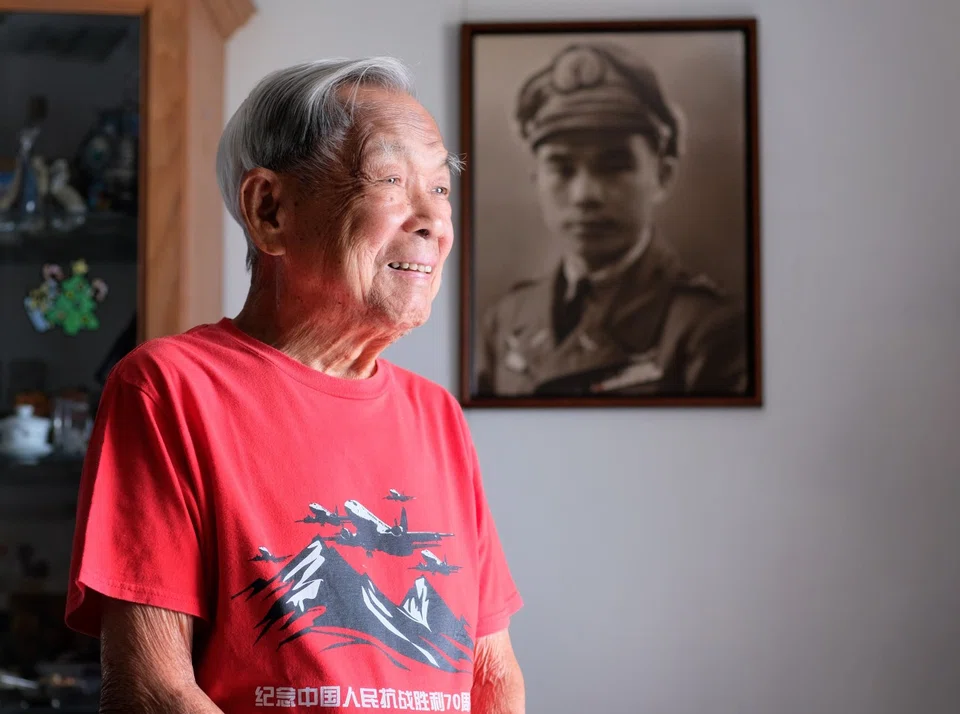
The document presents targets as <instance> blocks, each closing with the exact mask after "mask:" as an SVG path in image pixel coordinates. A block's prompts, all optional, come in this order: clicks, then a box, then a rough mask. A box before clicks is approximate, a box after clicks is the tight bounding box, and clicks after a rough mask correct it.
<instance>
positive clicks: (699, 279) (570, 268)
mask: <svg viewBox="0 0 960 714" xmlns="http://www.w3.org/2000/svg"><path fill="white" fill-rule="evenodd" d="M756 32H757V28H756V22H755V20H754V19H752V18H720V19H687V20H669V21H631V22H579V23H573V22H564V23H557V22H552V23H523V24H518V23H484V24H465V25H463V26H462V31H461V39H462V47H461V52H462V55H461V63H462V64H461V70H462V76H461V122H462V125H461V142H462V144H461V145H462V147H463V151H464V152H465V155H466V157H465V158H466V167H465V169H464V171H463V175H462V177H461V181H462V183H461V205H460V207H461V228H460V240H461V332H460V339H461V344H460V401H461V403H462V404H463V406H465V407H484V406H490V407H510V406H516V407H545V406H565V407H575V406H731V407H732V406H754V407H757V406H762V403H763V400H762V391H761V334H760V315H761V311H760V298H761V295H760V293H761V281H760V205H759V204H760V192H759V166H760V155H759V154H760V149H759V140H758V108H757V104H758V96H757V91H758V90H757V56H756V53H757V49H756Z"/></svg>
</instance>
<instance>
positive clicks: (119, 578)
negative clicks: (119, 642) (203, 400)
mask: <svg viewBox="0 0 960 714" xmlns="http://www.w3.org/2000/svg"><path fill="white" fill-rule="evenodd" d="M120 371H121V370H120V369H117V368H115V369H114V371H113V373H112V374H111V376H110V378H109V379H108V382H107V384H106V385H105V387H104V392H103V396H102V398H101V402H100V406H99V408H98V411H97V420H96V423H95V426H94V430H93V434H92V436H91V439H90V445H89V447H88V451H87V456H86V460H85V462H84V470H83V476H82V479H81V485H80V492H79V503H78V507H77V524H76V531H75V533H74V540H73V554H72V560H71V565H70V581H69V584H68V593H67V609H66V624H67V625H68V626H70V627H71V628H73V629H74V630H77V631H78V632H81V633H84V634H87V635H90V636H92V637H98V636H99V633H100V614H101V605H102V601H103V596H104V595H106V596H108V597H111V598H115V599H119V600H125V601H129V602H135V603H140V604H145V605H153V606H155V607H161V608H165V609H169V610H175V611H178V612H182V613H186V614H189V615H193V616H196V617H202V618H206V617H207V616H208V612H207V606H206V598H205V597H204V583H203V571H204V568H203V564H202V552H203V549H202V540H203V538H202V529H201V523H202V520H201V513H200V506H199V505H198V500H199V499H198V496H197V488H196V486H197V484H196V481H195V479H192V478H191V477H190V473H191V472H190V469H189V466H188V464H189V463H190V462H191V460H190V459H188V458H187V456H186V451H185V448H184V439H183V434H184V433H185V432H186V430H185V429H184V428H182V425H181V424H180V423H179V421H178V419H177V418H176V417H175V416H174V414H175V412H176V411H177V410H176V409H174V408H173V405H171V404H168V403H167V402H166V401H164V402H161V400H160V399H159V398H158V397H157V396H156V395H152V394H151V393H149V392H148V391H147V389H146V388H145V387H143V386H140V385H138V384H135V383H133V382H132V381H128V380H126V379H125V378H124V377H122V376H120V375H119V374H118V373H119V372H120Z"/></svg>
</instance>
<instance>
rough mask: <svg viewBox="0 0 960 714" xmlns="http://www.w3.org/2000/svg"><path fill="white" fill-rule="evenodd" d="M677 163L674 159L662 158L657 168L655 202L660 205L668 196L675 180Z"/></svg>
mask: <svg viewBox="0 0 960 714" xmlns="http://www.w3.org/2000/svg"><path fill="white" fill-rule="evenodd" d="M679 163H680V162H678V161H677V160H676V159H675V158H672V157H666V156H662V157H660V160H659V166H658V167H657V191H656V197H655V199H654V200H655V202H656V203H661V202H662V201H663V200H664V199H666V197H667V196H668V195H669V194H670V190H671V189H672V188H673V184H674V182H675V181H676V178H677V168H678V167H679Z"/></svg>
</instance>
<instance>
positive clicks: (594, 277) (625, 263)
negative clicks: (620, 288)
mask: <svg viewBox="0 0 960 714" xmlns="http://www.w3.org/2000/svg"><path fill="white" fill-rule="evenodd" d="M652 237H653V230H652V229H650V228H647V229H645V230H644V231H643V232H642V233H641V234H640V236H638V238H637V241H636V243H634V244H633V245H632V246H631V247H630V248H629V249H628V250H626V251H625V252H623V253H621V254H620V255H618V256H617V257H616V258H615V259H614V260H612V261H610V262H608V263H606V264H605V265H601V266H596V267H590V266H588V265H587V262H586V260H585V259H584V258H583V256H580V255H575V254H567V255H566V256H565V257H564V261H563V271H564V275H565V276H566V278H567V284H568V285H569V286H570V288H569V289H568V293H570V292H571V291H572V290H573V289H574V286H575V285H576V283H577V282H578V281H579V280H580V279H581V278H587V279H588V280H589V281H590V282H591V283H599V284H602V283H604V282H607V281H609V280H612V279H614V278H615V277H617V276H618V275H620V274H621V273H622V272H623V271H625V270H626V269H627V268H629V267H630V266H631V265H633V264H634V263H635V262H637V261H638V260H640V258H641V257H642V256H643V254H644V253H645V252H646V250H647V247H648V246H649V245H650V241H651V239H652ZM569 297H570V296H569V295H568V298H569Z"/></svg>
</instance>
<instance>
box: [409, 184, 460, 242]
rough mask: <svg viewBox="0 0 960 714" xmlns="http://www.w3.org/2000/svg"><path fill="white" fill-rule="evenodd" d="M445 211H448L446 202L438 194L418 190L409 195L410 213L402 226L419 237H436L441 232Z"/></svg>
mask: <svg viewBox="0 0 960 714" xmlns="http://www.w3.org/2000/svg"><path fill="white" fill-rule="evenodd" d="M446 211H449V208H448V204H446V203H445V202H444V201H443V200H442V199H441V198H440V197H439V196H437V195H435V194H431V193H430V192H421V191H418V192H417V194H416V195H415V196H412V197H411V200H410V215H409V217H408V218H407V220H406V222H405V223H404V226H403V228H404V230H405V231H406V232H407V233H416V234H417V235H419V236H420V237H421V238H437V237H439V236H440V234H441V233H442V232H443V226H444V216H445V215H446V214H445V212H446Z"/></svg>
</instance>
